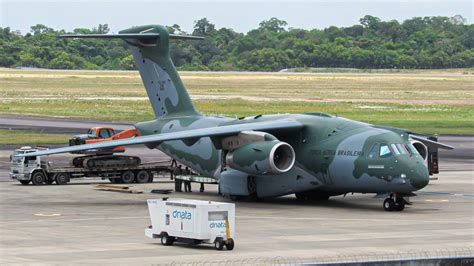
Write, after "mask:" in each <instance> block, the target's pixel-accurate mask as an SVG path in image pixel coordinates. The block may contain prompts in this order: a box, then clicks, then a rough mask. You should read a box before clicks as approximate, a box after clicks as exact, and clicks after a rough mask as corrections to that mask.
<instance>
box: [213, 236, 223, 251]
mask: <svg viewBox="0 0 474 266" xmlns="http://www.w3.org/2000/svg"><path fill="white" fill-rule="evenodd" d="M214 248H216V249H217V250H222V249H223V248H224V241H223V240H222V239H220V238H218V239H216V241H214Z"/></svg>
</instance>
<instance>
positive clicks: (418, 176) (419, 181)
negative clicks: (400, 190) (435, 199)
mask: <svg viewBox="0 0 474 266" xmlns="http://www.w3.org/2000/svg"><path fill="white" fill-rule="evenodd" d="M429 181H430V174H429V173H428V169H427V168H426V167H425V166H424V165H418V166H417V167H416V169H415V171H413V172H412V173H411V176H410V183H411V185H412V186H413V187H414V188H415V189H416V190H419V189H422V188H424V187H426V185H428V182H429Z"/></svg>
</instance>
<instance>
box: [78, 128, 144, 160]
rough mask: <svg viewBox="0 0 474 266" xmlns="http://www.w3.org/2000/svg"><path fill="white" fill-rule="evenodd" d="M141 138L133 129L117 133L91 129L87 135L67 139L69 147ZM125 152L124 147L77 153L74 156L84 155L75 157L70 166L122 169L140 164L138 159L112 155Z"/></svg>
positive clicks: (108, 130)
mask: <svg viewBox="0 0 474 266" xmlns="http://www.w3.org/2000/svg"><path fill="white" fill-rule="evenodd" d="M138 136H141V134H140V132H138V130H136V129H135V128H130V129H126V130H124V131H121V132H119V133H117V132H116V131H115V129H114V128H111V127H93V128H90V129H89V130H88V131H87V134H80V135H75V136H73V137H72V138H71V139H69V146H74V145H83V144H91V143H97V142H104V141H111V140H119V139H128V138H134V137H138ZM122 152H125V147H123V146H120V147H115V148H113V149H94V150H86V151H81V152H77V153H76V154H85V155H84V156H79V157H75V158H74V159H73V160H72V164H73V165H74V166H75V167H84V168H100V167H123V166H135V165H139V164H140V163H141V160H140V157H137V156H126V155H115V154H114V153H122Z"/></svg>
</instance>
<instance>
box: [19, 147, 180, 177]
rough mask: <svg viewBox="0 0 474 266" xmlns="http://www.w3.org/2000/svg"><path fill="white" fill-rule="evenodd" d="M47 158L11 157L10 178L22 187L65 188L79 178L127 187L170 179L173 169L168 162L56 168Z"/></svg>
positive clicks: (32, 149)
mask: <svg viewBox="0 0 474 266" xmlns="http://www.w3.org/2000/svg"><path fill="white" fill-rule="evenodd" d="M36 150H37V149H36V148H30V147H24V148H22V149H18V150H16V151H15V153H29V152H33V151H36ZM46 158H48V156H32V157H28V156H27V157H13V156H12V159H11V168H10V169H11V170H10V177H11V178H12V179H16V180H18V181H19V182H20V183H21V184H24V185H27V184H29V183H30V182H31V183H33V184H34V185H43V184H52V183H53V182H55V183H56V184H58V185H64V184H67V183H69V181H70V180H71V179H72V178H79V177H100V178H102V179H109V180H110V182H112V183H124V184H130V183H134V182H137V183H149V182H153V178H154V176H155V174H157V173H163V172H165V173H169V175H170V177H171V178H173V173H174V169H175V167H173V166H172V164H171V161H158V162H149V163H141V164H139V165H133V166H112V167H94V168H87V167H74V166H70V167H68V166H66V167H55V166H53V163H51V162H49V161H48V160H47V159H46Z"/></svg>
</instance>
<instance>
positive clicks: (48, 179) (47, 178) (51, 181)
mask: <svg viewBox="0 0 474 266" xmlns="http://www.w3.org/2000/svg"><path fill="white" fill-rule="evenodd" d="M53 182H54V176H53V175H48V176H47V177H46V182H45V183H46V185H51V184H52V183H53Z"/></svg>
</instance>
